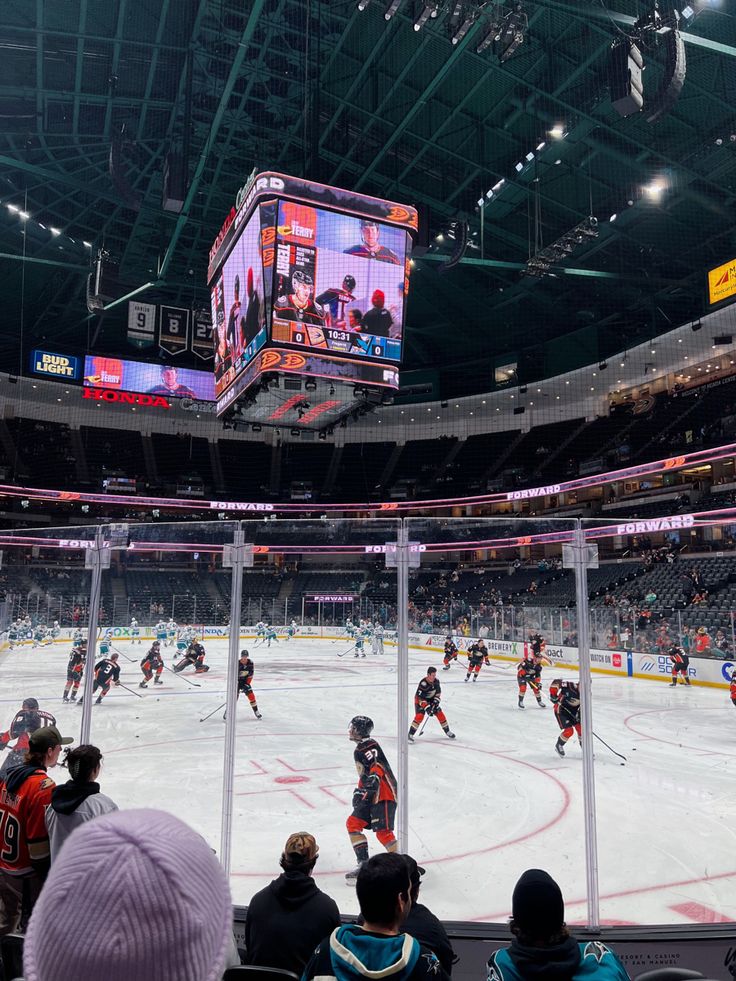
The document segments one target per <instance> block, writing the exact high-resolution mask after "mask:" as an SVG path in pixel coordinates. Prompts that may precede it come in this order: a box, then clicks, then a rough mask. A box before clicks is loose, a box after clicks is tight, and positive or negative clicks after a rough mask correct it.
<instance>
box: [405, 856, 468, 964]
mask: <svg viewBox="0 0 736 981" xmlns="http://www.w3.org/2000/svg"><path fill="white" fill-rule="evenodd" d="M404 858H405V859H406V864H407V865H408V866H409V879H410V881H411V909H410V910H409V915H408V916H407V918H406V919H405V920H404V926H403V930H404V933H410V934H411V935H412V937H416V939H417V940H418V941H419V943H420V944H423V946H425V947H428V948H429V949H430V950H431V951H433V952H434V953H435V954H436V955H437V958H438V960H439V962H440V964H441V965H442V969H443V970H444V971H445V972H446V973H447V974H448V975H450V974H452V965H453V963H454V961H455V959H456V958H455V951H454V950H453V949H452V944H451V943H450V938H449V937H448V936H447V931H446V930H445V928H444V927H443V926H442V924H441V923H440V921H439V920H438V919H437V917H436V916H435V915H434V913H433V912H432V911H431V910H429V909H427V907H426V906H424V904H423V903H420V902H419V887H420V885H421V882H422V876H423V875H424V869H423V868H422V867H421V866H420V865H417V863H416V862H415V861H414V859H413V858H412V857H411V855H404Z"/></svg>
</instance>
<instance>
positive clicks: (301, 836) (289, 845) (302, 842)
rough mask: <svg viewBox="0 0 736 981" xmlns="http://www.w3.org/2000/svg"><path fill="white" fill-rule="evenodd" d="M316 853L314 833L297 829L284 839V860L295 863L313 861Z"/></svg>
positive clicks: (317, 849)
mask: <svg viewBox="0 0 736 981" xmlns="http://www.w3.org/2000/svg"><path fill="white" fill-rule="evenodd" d="M318 855H319V847H318V846H317V842H316V841H315V838H314V835H310V834H309V832H307V831H297V832H296V833H295V834H293V835H289V837H288V838H287V839H286V844H285V845H284V854H283V856H282V858H283V859H284V861H286V862H289V863H291V864H297V863H299V862H304V863H306V862H313V861H314V859H315V858H316V857H317V856H318Z"/></svg>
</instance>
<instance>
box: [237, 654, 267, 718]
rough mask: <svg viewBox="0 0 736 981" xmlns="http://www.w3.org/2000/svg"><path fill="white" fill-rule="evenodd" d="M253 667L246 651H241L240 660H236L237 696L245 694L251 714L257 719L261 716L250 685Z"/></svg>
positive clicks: (254, 667)
mask: <svg viewBox="0 0 736 981" xmlns="http://www.w3.org/2000/svg"><path fill="white" fill-rule="evenodd" d="M255 669H256V666H255V664H254V663H253V662H252V661H251V659H250V657H249V656H248V651H241V652H240V660H239V661H238V698H240V695H241V694H243V695H245V697H246V698H247V699H248V701H249V702H250V707H251V708H252V709H253V714H254V715H255V717H256V718H257V719H260V718H262V716H261V713H260V712H259V711H258V703H257V702H256V696H255V694H254V692H253V689H252V687H251V682H252V681H253V674H254V672H255Z"/></svg>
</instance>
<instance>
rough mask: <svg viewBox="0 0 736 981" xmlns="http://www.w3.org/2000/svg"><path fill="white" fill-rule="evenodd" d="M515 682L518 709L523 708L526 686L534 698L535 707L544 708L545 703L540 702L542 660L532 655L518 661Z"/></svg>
mask: <svg viewBox="0 0 736 981" xmlns="http://www.w3.org/2000/svg"><path fill="white" fill-rule="evenodd" d="M516 680H517V683H518V685H519V708H520V709H523V708H524V695H525V694H526V686H527V685H529V687H530V688H531V690H532V692H533V693H534V697H535V698H536V700H537V705H538V706H539V707H540V708H546V705H545V703H544V702H543V701H542V658H541V656H540V657H535V656H534V655H533V654H527V656H526V657H524V658H523V660H521V661H519V663H518V664H517V665H516Z"/></svg>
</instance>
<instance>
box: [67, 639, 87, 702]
mask: <svg viewBox="0 0 736 981" xmlns="http://www.w3.org/2000/svg"><path fill="white" fill-rule="evenodd" d="M86 660H87V641H86V640H82V641H80V642H79V644H77V645H76V646H75V647H72V652H71V654H70V655H69V661H68V663H67V666H66V684H65V685H64V694H63V695H62V701H64V702H69V701H72V702H75V701H76V700H77V695H78V694H79V685H80V684H81V681H82V677H83V675H84V663H85V661H86Z"/></svg>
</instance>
